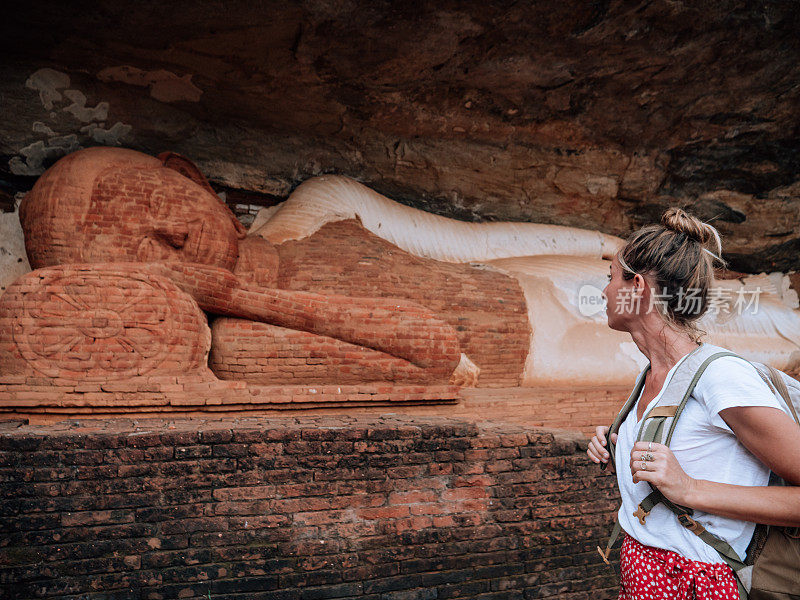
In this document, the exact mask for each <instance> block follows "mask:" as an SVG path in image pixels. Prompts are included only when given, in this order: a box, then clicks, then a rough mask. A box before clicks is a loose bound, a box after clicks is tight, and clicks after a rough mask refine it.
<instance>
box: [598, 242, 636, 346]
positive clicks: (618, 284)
mask: <svg viewBox="0 0 800 600" xmlns="http://www.w3.org/2000/svg"><path fill="white" fill-rule="evenodd" d="M634 281H635V280H634V279H628V280H626V279H625V278H623V277H622V266H621V265H620V264H619V260H618V259H617V257H616V256H615V257H614V259H613V260H612V261H611V265H610V266H609V274H608V285H606V287H605V289H604V290H603V297H605V299H606V316H607V318H608V326H609V327H610V328H611V329H616V330H617V331H629V330H630V328H629V325H630V323H631V321H632V320H633V319H635V318H636V317H637V316H638V315H639V314H640V311H641V310H642V306H641V302H642V296H641V294H640V293H639V292H638V291H637V290H636V289H635V284H634Z"/></svg>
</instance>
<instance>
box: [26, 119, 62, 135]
mask: <svg viewBox="0 0 800 600" xmlns="http://www.w3.org/2000/svg"><path fill="white" fill-rule="evenodd" d="M32 129H33V131H34V133H43V134H45V135H47V136H51V137H54V136H57V135H58V134H57V133H56V132H55V131H53V130H52V129H50V128H49V127H48V126H47V125H45V124H44V123H42V122H41V121H36V122H34V124H33V127H32Z"/></svg>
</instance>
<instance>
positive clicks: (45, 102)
mask: <svg viewBox="0 0 800 600" xmlns="http://www.w3.org/2000/svg"><path fill="white" fill-rule="evenodd" d="M69 85H70V78H69V75H67V74H66V73H61V72H59V71H54V70H53V69H39V70H38V71H36V72H35V73H33V74H32V75H31V76H30V77H29V78H28V80H27V81H26V82H25V86H26V87H27V88H30V89H33V90H37V91H38V92H39V98H40V99H41V102H42V106H43V107H44V108H45V110H48V111H51V112H50V113H49V117H50V118H51V119H55V118H56V117H57V113H56V112H52V109H53V108H54V107H55V103H60V102H62V101H63V100H64V99H65V98H66V99H67V100H69V101H70V104H68V105H67V106H63V107H62V108H61V109H60V110H61V111H62V112H66V113H69V114H71V115H72V116H73V117H75V118H76V119H77V120H79V121H81V122H83V123H88V125H85V126H83V127H81V129H80V132H81V133H82V134H84V135H86V136H88V137H90V138H91V139H92V140H94V141H95V142H97V143H99V144H103V145H105V146H119V145H120V144H121V142H122V140H123V138H125V136H127V135H128V134H129V133H130V132H131V131H132V130H133V127H132V126H131V125H128V124H127V123H121V122H117V123H115V124H114V126H113V127H111V128H110V129H106V127H105V121H106V119H107V118H108V111H109V103H108V102H98V103H97V105H96V106H94V107H89V106H86V95H85V94H84V93H83V92H81V91H80V90H77V89H66V90H64V92H63V93H62V92H59V91H58V90H60V89H62V88H69ZM31 129H32V130H33V132H34V133H38V134H44V135H46V136H47V139H46V140H38V141H36V142H33V143H31V144H28V145H27V146H25V147H24V148H22V149H21V150H20V151H19V155H18V156H13V157H11V159H10V160H9V161H8V166H9V169H10V170H11V172H12V173H13V174H14V175H28V176H32V175H41V174H42V173H44V171H45V167H44V163H45V162H53V161H54V160H56V159H58V158H61V157H62V156H66V155H67V154H69V153H71V152H74V151H76V150H80V149H81V148H82V147H83V146H82V145H81V143H80V141H79V139H78V136H77V135H76V134H74V133H69V134H66V135H59V134H58V133H57V132H56V131H54V130H53V129H52V128H51V127H50V126H49V125H48V124H46V123H44V122H42V121H34V123H33V125H32V127H31Z"/></svg>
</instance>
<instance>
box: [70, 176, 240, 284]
mask: <svg viewBox="0 0 800 600" xmlns="http://www.w3.org/2000/svg"><path fill="white" fill-rule="evenodd" d="M81 229H82V230H83V234H84V238H83V240H81V243H82V244H84V248H83V257H84V260H85V261H86V262H111V261H138V262H162V261H168V262H187V263H202V264H206V265H213V266H218V267H224V268H226V269H229V270H232V269H233V267H234V266H235V264H236V259H237V256H238V238H239V235H238V231H237V228H236V227H235V225H234V222H233V218H232V215H231V213H230V211H228V209H227V207H225V206H224V205H223V204H222V203H221V202H220V201H219V199H218V198H217V197H216V196H214V195H213V194H212V193H211V192H209V191H207V190H205V189H203V188H202V187H200V186H199V185H197V184H196V183H194V182H193V181H191V180H189V179H187V178H186V177H184V176H182V175H180V174H179V173H177V172H176V171H174V170H172V169H168V168H166V167H160V168H158V169H152V170H140V169H121V170H120V169H114V170H110V171H108V172H106V173H103V174H102V175H101V176H100V177H98V178H97V180H96V181H95V186H94V190H93V192H92V198H91V202H90V204H89V209H88V211H87V212H86V215H85V216H84V218H83V227H82V228H81Z"/></svg>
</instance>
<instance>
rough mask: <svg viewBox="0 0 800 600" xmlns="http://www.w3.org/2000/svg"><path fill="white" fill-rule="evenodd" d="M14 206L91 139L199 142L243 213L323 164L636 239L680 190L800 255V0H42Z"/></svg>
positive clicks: (409, 200) (30, 29) (767, 253)
mask: <svg viewBox="0 0 800 600" xmlns="http://www.w3.org/2000/svg"><path fill="white" fill-rule="evenodd" d="M0 29H1V30H2V31H0V34H1V35H2V42H1V43H2V46H3V47H2V56H3V58H2V59H0V71H2V76H1V77H0V106H2V112H3V116H4V119H3V126H2V131H1V135H0V155H2V156H0V196H2V199H0V202H2V204H3V205H4V207H5V209H6V210H8V209H9V208H10V207H12V206H13V199H14V197H15V195H16V196H18V195H19V193H20V192H24V191H26V190H27V189H30V187H31V186H32V185H33V182H34V181H35V180H36V176H37V175H38V174H40V173H41V172H42V171H43V170H44V169H45V168H46V167H47V166H49V165H50V164H52V163H53V162H54V161H55V160H57V159H58V158H59V157H60V156H62V155H64V154H67V153H68V152H70V151H72V150H75V149H77V148H79V147H87V146H94V145H120V146H124V147H128V148H133V149H137V150H141V151H144V152H147V153H150V154H157V153H159V152H162V151H165V150H171V151H175V152H178V153H180V154H183V155H184V156H186V157H188V158H190V159H191V160H193V161H194V162H195V163H197V164H198V166H199V167H200V168H201V170H202V171H203V172H204V173H205V174H206V175H207V176H208V177H209V179H210V180H211V182H212V185H214V187H215V188H216V189H218V190H219V191H220V192H224V197H225V198H226V201H227V202H228V203H229V204H230V205H231V206H232V207H233V208H234V209H236V211H237V214H239V215H240V216H241V218H242V219H243V220H244V221H245V222H246V221H247V219H248V218H249V217H251V216H252V213H253V212H254V211H255V210H256V208H257V207H258V206H269V205H272V204H275V203H277V202H279V201H281V200H283V199H284V198H285V197H286V196H287V195H288V194H289V192H290V191H291V190H292V189H293V188H294V187H295V186H297V185H298V184H299V183H300V182H302V181H303V180H305V179H307V178H309V177H312V176H314V175H318V174H322V173H341V174H345V175H349V176H351V177H354V178H356V179H358V180H360V181H362V182H364V183H366V184H368V185H370V186H372V187H373V188H375V189H377V190H378V191H380V192H382V193H384V194H386V195H388V196H390V197H392V198H394V199H396V200H398V201H400V202H403V203H406V204H409V205H412V206H416V207H418V208H423V209H425V210H428V211H430V212H434V213H437V214H441V215H446V216H450V217H454V218H458V219H462V220H470V221H497V220H512V221H534V222H543V223H558V224H563V225H574V226H579V227H586V228H592V229H599V230H601V231H604V232H607V233H613V234H617V235H626V234H627V233H629V232H630V231H631V230H632V229H633V228H635V227H637V226H639V225H641V224H643V223H647V222H650V221H652V220H653V219H656V218H658V216H659V215H660V213H661V211H663V209H664V208H665V207H667V206H670V205H680V206H685V207H688V208H690V209H691V210H693V211H694V212H695V213H696V214H698V215H699V216H701V217H703V218H705V219H712V220H713V222H714V223H715V224H716V225H717V226H718V227H719V228H720V230H721V232H722V233H723V235H724V237H725V242H726V247H727V254H726V256H727V257H728V258H729V259H730V261H731V266H732V268H734V269H737V270H741V271H747V272H755V271H763V270H766V271H773V270H783V271H786V270H797V269H798V268H799V267H800V169H799V168H798V167H800V135H799V133H800V132H798V124H799V123H800V116H799V115H800V112H799V109H800V48H799V47H798V46H799V45H800V41H798V40H799V39H800V36H798V33H800V8H798V3H796V2H783V1H781V2H777V1H776V2H767V1H727V0H721V1H717V2H708V1H695V2H689V1H686V2H681V1H677V0H661V1H659V0H654V1H651V2H622V1H604V0H598V1H593V2H590V1H578V0H566V1H565V0H542V1H539V2H497V1H492V0H485V1H482V2H455V1H447V0H437V1H435V2H433V1H431V2H415V1H406V2H386V1H380V0H369V1H367V0H350V1H348V0H322V1H298V2H225V1H212V0H197V1H194V2H173V3H169V2H163V1H160V2H152V1H150V0H143V1H139V2H129V1H123V0H98V1H93V2H36V1H33V2H28V3H24V4H22V3H20V4H18V5H15V7H14V10H13V11H11V12H10V13H9V14H7V15H6V16H5V18H4V20H3V23H2V24H0Z"/></svg>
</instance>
